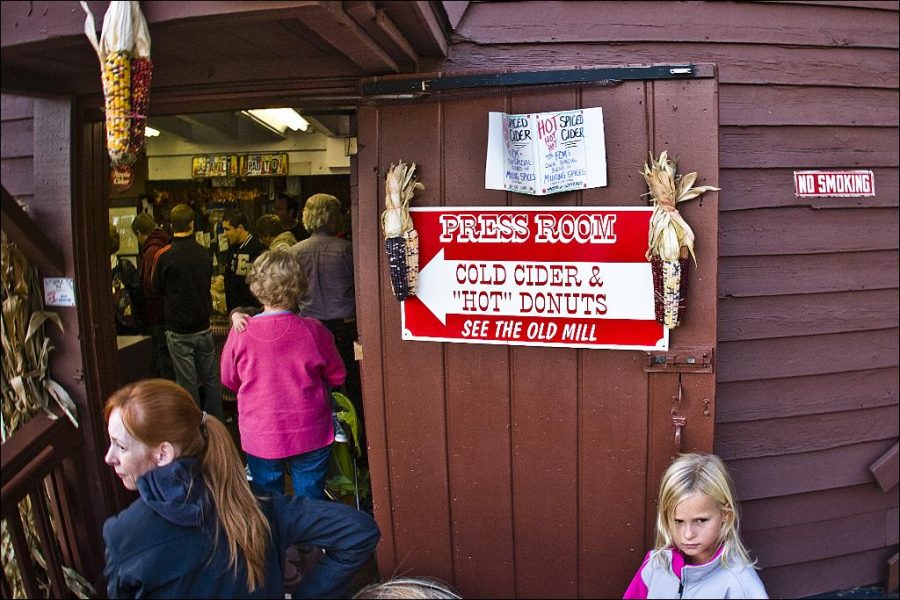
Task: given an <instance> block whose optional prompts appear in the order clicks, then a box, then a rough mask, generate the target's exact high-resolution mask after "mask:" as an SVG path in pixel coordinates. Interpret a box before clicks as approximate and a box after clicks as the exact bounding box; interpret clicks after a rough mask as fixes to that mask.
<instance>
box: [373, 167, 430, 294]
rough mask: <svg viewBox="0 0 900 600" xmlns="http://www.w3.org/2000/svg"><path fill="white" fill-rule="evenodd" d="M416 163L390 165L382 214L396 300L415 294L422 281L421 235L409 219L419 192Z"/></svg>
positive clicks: (386, 178) (421, 187) (420, 185)
mask: <svg viewBox="0 0 900 600" xmlns="http://www.w3.org/2000/svg"><path fill="white" fill-rule="evenodd" d="M415 170H416V164H415V163H412V164H410V165H407V164H405V163H404V162H403V161H400V162H399V163H398V164H397V166H396V167H394V165H393V164H392V165H391V168H390V169H388V173H387V176H386V177H385V200H384V203H385V208H386V210H385V211H384V212H383V213H382V215H381V227H382V232H383V233H384V238H385V239H384V249H385V252H386V253H387V258H388V269H389V272H390V276H391V288H392V289H393V291H394V297H395V298H397V300H400V301H402V300H405V299H406V298H408V297H409V296H415V295H416V287H417V285H418V281H419V236H418V234H417V233H416V230H415V229H413V226H412V219H411V218H410V216H409V202H410V200H412V198H413V195H414V194H415V191H416V190H417V189H425V186H424V185H423V184H421V183H418V182H417V181H416V180H415Z"/></svg>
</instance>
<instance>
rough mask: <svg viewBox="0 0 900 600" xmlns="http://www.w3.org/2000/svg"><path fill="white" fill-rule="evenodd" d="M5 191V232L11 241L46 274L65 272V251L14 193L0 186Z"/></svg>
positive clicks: (3, 214) (3, 201) (3, 202)
mask: <svg viewBox="0 0 900 600" xmlns="http://www.w3.org/2000/svg"><path fill="white" fill-rule="evenodd" d="M0 189H2V193H3V199H2V205H0V206H2V215H0V216H2V217H3V219H2V220H3V232H4V233H5V234H6V235H7V237H8V238H9V240H10V241H12V242H15V244H16V245H17V246H18V247H19V248H20V249H21V250H22V252H23V253H24V254H25V257H26V258H28V260H30V261H32V262H33V263H34V265H35V266H36V267H37V268H38V269H39V270H40V271H41V273H43V274H44V275H54V276H60V275H63V274H65V270H66V262H65V258H64V257H63V253H62V252H61V251H60V250H59V248H57V246H56V245H55V244H54V243H53V242H52V241H51V240H50V238H48V237H47V236H46V234H44V232H43V230H42V229H41V228H40V227H38V226H37V225H36V224H35V223H34V221H32V220H31V217H29V216H28V214H27V213H26V212H25V211H24V210H23V209H22V207H21V206H19V203H18V202H16V200H15V198H13V197H12V194H10V193H9V192H7V191H6V188H5V187H2V186H0Z"/></svg>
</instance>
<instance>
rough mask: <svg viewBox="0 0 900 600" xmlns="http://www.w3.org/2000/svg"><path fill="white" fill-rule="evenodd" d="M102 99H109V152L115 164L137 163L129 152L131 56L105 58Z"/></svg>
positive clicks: (120, 52)
mask: <svg viewBox="0 0 900 600" xmlns="http://www.w3.org/2000/svg"><path fill="white" fill-rule="evenodd" d="M103 96H104V97H105V99H106V150H107V152H109V159H110V161H111V162H112V165H113V166H114V167H115V166H119V165H128V164H131V163H133V162H134V155H132V154H130V152H129V141H128V136H129V134H130V130H131V119H130V117H129V115H130V114H131V53H130V52H128V51H127V50H117V51H115V52H110V53H109V54H107V55H106V57H105V58H104V59H103Z"/></svg>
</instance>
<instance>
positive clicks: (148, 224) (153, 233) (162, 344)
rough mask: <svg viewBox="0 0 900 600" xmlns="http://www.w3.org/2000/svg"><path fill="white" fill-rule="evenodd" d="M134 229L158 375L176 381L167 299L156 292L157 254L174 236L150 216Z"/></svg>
mask: <svg viewBox="0 0 900 600" xmlns="http://www.w3.org/2000/svg"><path fill="white" fill-rule="evenodd" d="M131 230H132V231H133V232H134V235H135V237H137V240H138V244H139V245H140V248H141V266H140V279H141V286H142V288H143V291H144V300H145V304H144V315H143V317H144V324H145V326H146V329H147V333H149V334H150V336H151V337H152V338H153V369H154V375H155V376H157V377H164V378H166V379H171V380H173V381H174V380H175V370H174V368H173V367H172V359H171V358H170V357H169V348H168V346H167V345H166V326H165V320H164V317H165V306H164V303H163V299H162V297H160V296H157V295H155V294H154V293H153V279H152V275H153V269H154V267H155V266H156V255H157V253H158V252H159V251H160V250H162V249H163V248H165V247H166V246H168V245H169V243H170V242H171V237H170V236H169V234H168V233H166V231H165V230H164V229H163V228H162V227H159V226H158V225H157V224H156V220H155V219H154V218H153V215H152V214H150V213H141V214H139V215H138V216H137V217H135V219H134V220H133V221H132V222H131Z"/></svg>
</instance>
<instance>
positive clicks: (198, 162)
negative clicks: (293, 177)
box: [191, 152, 288, 177]
mask: <svg viewBox="0 0 900 600" xmlns="http://www.w3.org/2000/svg"><path fill="white" fill-rule="evenodd" d="M287 174H288V155H287V153H286V152H276V153H269V154H260V153H255V154H206V155H203V156H195V157H193V158H192V159H191V176H192V177H267V176H272V175H287Z"/></svg>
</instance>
